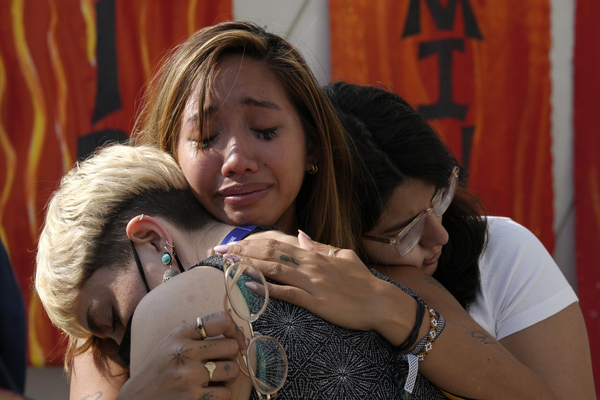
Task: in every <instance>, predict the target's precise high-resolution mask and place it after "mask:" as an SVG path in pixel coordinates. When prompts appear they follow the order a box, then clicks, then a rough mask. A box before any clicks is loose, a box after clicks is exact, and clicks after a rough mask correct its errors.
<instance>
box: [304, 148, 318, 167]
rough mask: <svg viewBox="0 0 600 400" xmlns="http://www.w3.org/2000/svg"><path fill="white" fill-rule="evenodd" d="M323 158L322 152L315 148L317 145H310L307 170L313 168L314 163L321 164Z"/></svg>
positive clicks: (307, 155)
mask: <svg viewBox="0 0 600 400" xmlns="http://www.w3.org/2000/svg"><path fill="white" fill-rule="evenodd" d="M320 160H321V152H320V151H319V150H318V149H316V148H315V146H309V147H308V150H307V154H306V167H305V171H306V172H308V171H310V170H311V169H312V164H317V165H319V161H320Z"/></svg>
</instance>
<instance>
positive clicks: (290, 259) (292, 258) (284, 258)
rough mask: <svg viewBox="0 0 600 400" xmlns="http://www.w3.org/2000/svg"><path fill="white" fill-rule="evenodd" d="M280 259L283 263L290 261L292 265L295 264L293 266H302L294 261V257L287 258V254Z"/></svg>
mask: <svg viewBox="0 0 600 400" xmlns="http://www.w3.org/2000/svg"><path fill="white" fill-rule="evenodd" d="M279 259H281V260H282V261H289V262H291V263H293V264H296V265H300V264H298V263H297V262H296V260H294V257H288V256H286V255H285V254H282V255H280V256H279Z"/></svg>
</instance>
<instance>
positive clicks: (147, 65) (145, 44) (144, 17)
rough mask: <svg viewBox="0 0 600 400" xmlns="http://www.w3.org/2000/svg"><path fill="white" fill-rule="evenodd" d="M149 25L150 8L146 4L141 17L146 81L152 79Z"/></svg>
mask: <svg viewBox="0 0 600 400" xmlns="http://www.w3.org/2000/svg"><path fill="white" fill-rule="evenodd" d="M147 25H148V6H147V3H146V2H144V3H143V4H142V12H141V16H140V50H141V51H142V67H143V68H144V77H145V79H146V80H148V79H149V78H150V73H151V71H150V56H149V55H148V34H147V30H146V27H147Z"/></svg>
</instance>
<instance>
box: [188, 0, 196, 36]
mask: <svg viewBox="0 0 600 400" xmlns="http://www.w3.org/2000/svg"><path fill="white" fill-rule="evenodd" d="M197 4H198V0H190V2H189V3H188V33H189V34H190V35H191V34H192V33H194V32H196V5H197Z"/></svg>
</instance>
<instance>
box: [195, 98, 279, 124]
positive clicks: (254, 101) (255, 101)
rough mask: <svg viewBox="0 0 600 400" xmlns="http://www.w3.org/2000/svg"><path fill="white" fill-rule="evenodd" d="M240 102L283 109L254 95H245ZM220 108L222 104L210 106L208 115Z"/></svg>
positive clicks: (251, 105)
mask: <svg viewBox="0 0 600 400" xmlns="http://www.w3.org/2000/svg"><path fill="white" fill-rule="evenodd" d="M240 103H241V104H242V105H244V106H250V107H260V108H267V109H270V110H277V111H282V110H281V107H279V106H278V105H277V104H275V103H273V102H271V101H268V100H258V99H255V98H252V97H244V98H243V99H242V101H241V102H240ZM220 108H221V107H220V106H219V107H217V106H210V107H208V115H213V114H216V113H217V112H218V111H219V109H220ZM191 118H193V116H192V117H191ZM191 118H190V119H191ZM196 118H197V116H196ZM188 121H189V120H188Z"/></svg>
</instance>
